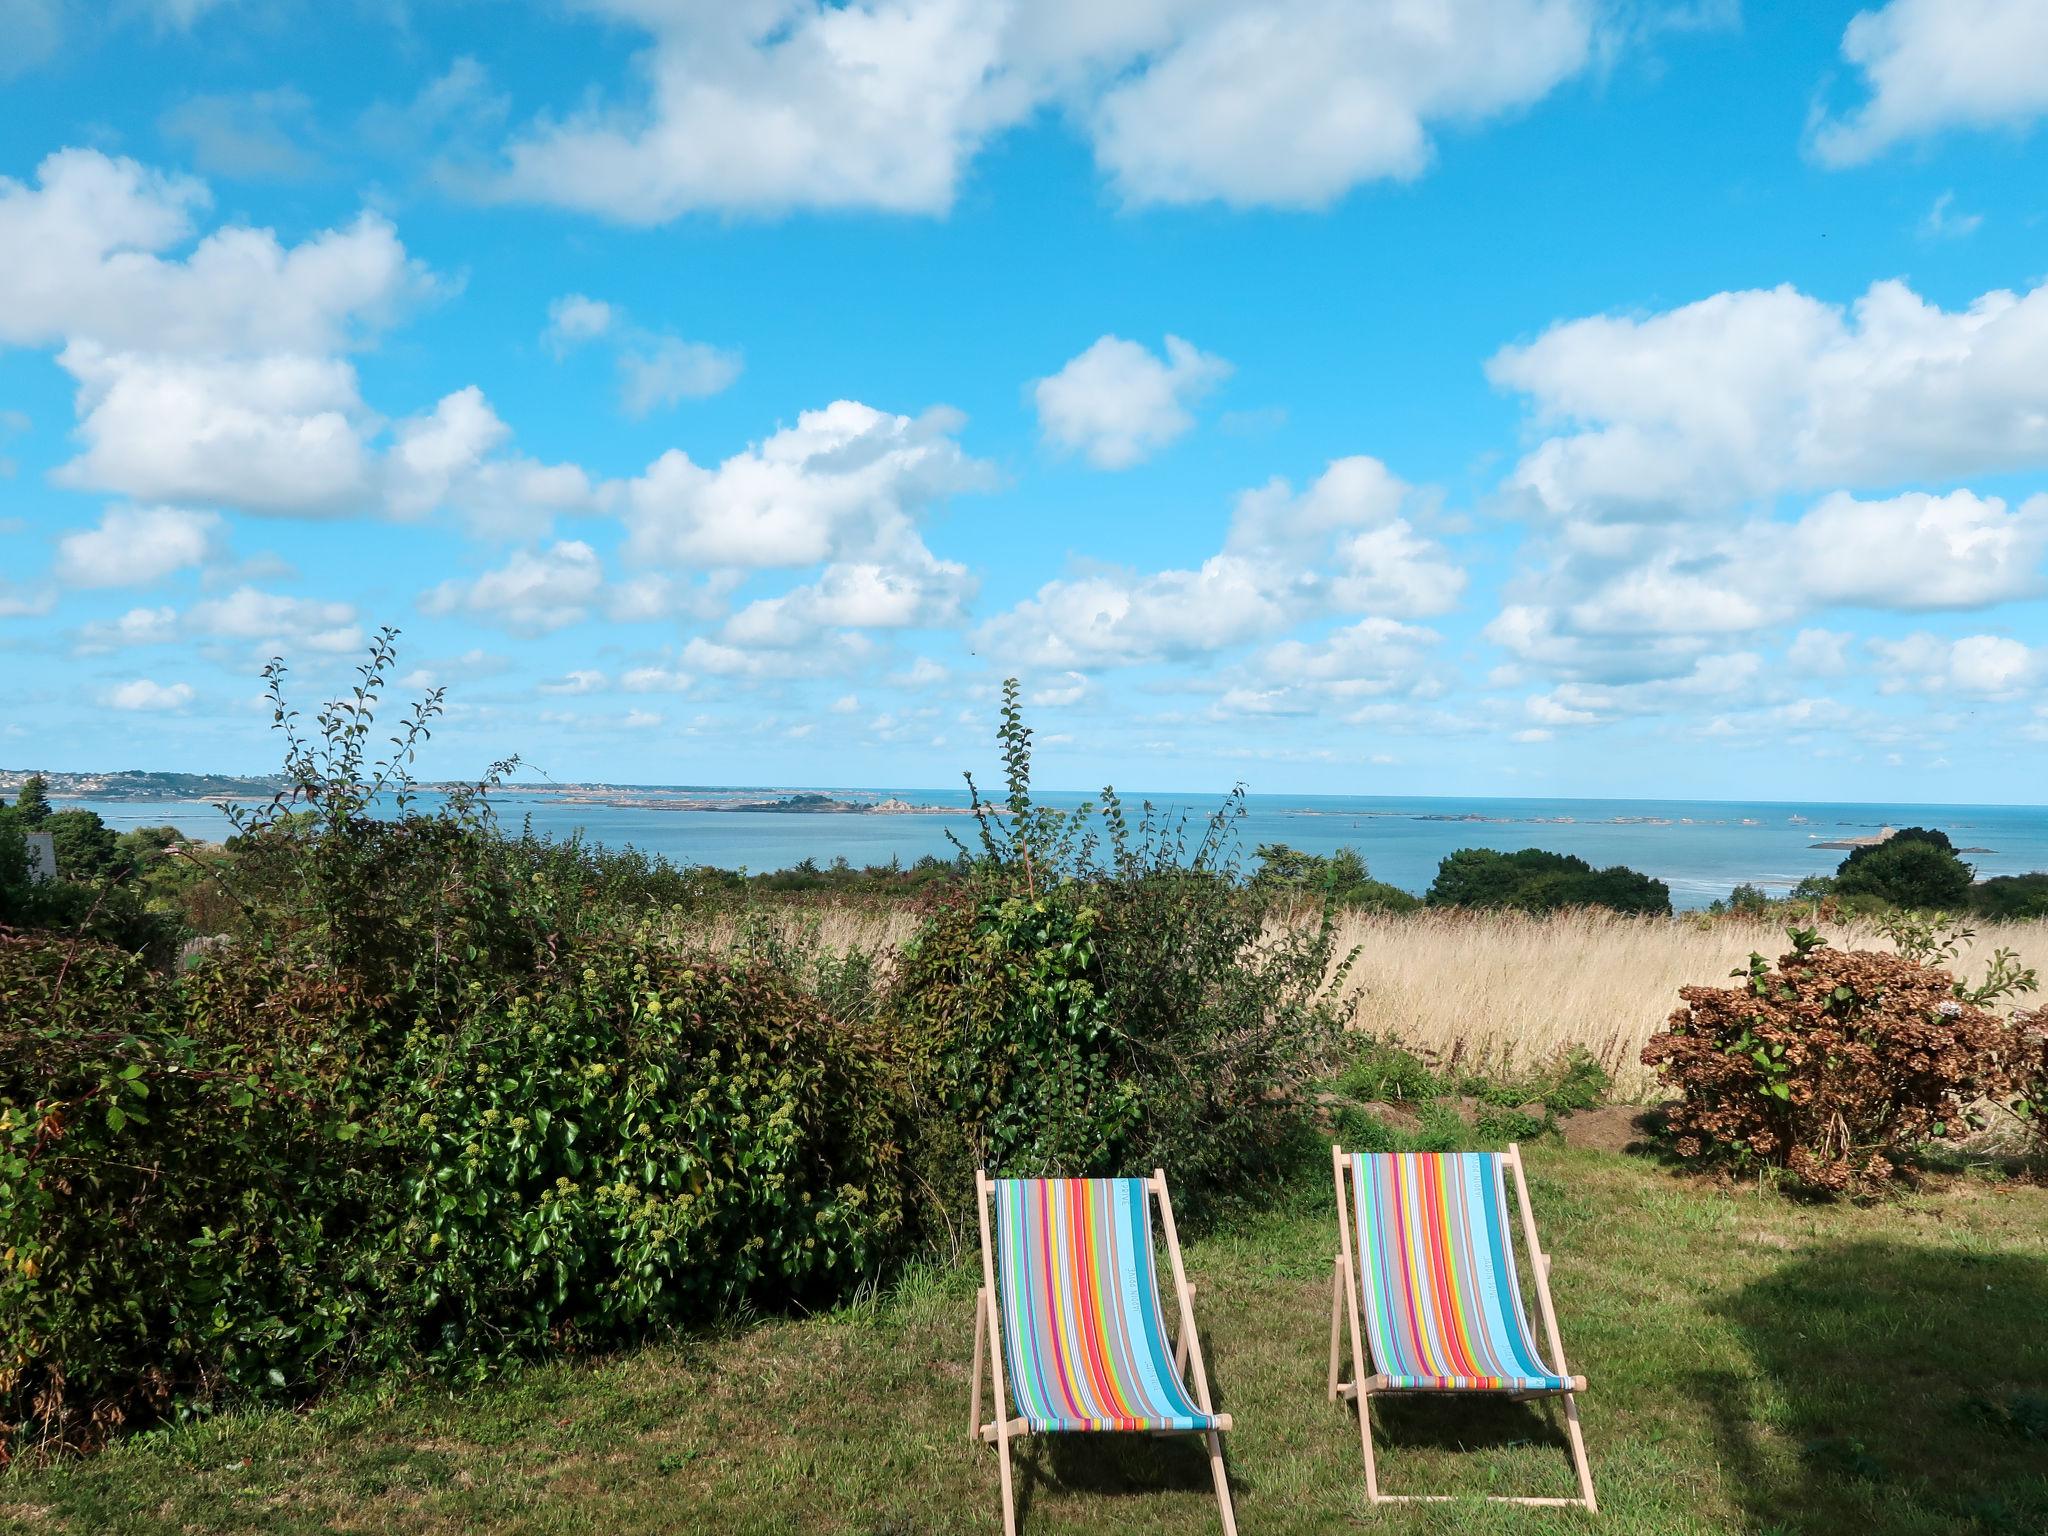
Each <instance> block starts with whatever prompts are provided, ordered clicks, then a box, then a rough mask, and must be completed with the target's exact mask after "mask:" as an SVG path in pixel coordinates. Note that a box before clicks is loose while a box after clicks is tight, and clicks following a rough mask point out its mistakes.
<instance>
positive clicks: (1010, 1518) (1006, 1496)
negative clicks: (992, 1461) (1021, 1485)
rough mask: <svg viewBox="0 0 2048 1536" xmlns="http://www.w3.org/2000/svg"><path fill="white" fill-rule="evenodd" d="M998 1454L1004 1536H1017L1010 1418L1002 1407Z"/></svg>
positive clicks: (999, 1415) (997, 1425) (998, 1412)
mask: <svg viewBox="0 0 2048 1536" xmlns="http://www.w3.org/2000/svg"><path fill="white" fill-rule="evenodd" d="M996 1454H997V1455H999V1456H1000V1457H1001V1458H1002V1469H1003V1536H1017V1496H1016V1494H1015V1493H1014V1492H1012V1491H1011V1488H1010V1430H1009V1420H1007V1419H1005V1418H1004V1417H1003V1415H1002V1411H1001V1410H1000V1409H998V1410H997V1412H996Z"/></svg>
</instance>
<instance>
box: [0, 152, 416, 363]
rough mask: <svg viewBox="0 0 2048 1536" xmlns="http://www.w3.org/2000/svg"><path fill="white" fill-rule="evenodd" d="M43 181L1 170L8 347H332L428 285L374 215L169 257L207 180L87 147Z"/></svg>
mask: <svg viewBox="0 0 2048 1536" xmlns="http://www.w3.org/2000/svg"><path fill="white" fill-rule="evenodd" d="M36 180H37V184H36V185H35V186H30V185H28V184H27V183H24V182H18V181H14V180H11V179H9V178H7V177H0V251H5V252H7V253H8V267H7V281H6V282H5V283H4V284H0V343H4V344H12V345H15V346H54V345H57V344H59V343H62V342H64V341H67V340H69V341H79V340H86V341H92V342H97V343H99V344H100V345H101V346H102V347H104V348H107V349H109V350H113V351H140V352H181V353H201V352H233V353H263V352H292V353H325V352H331V351H334V350H336V349H338V348H341V347H344V346H347V345H349V344H351V343H352V342H353V341H355V340H357V339H360V338H361V337H362V336H363V335H364V334H365V333H367V332H372V331H374V330H376V329H378V328H380V327H381V326H383V325H386V324H388V323H390V322H391V321H392V320H393V319H395V318H396V317H397V315H398V314H399V313H400V312H402V310H403V309H404V308H405V307H406V306H407V305H408V304H410V303H412V302H414V301H416V300H417V299H419V298H421V297H423V296H425V295H426V294H428V293H430V292H431V291H432V289H433V286H434V285H433V280H432V278H431V276H430V275H429V274H428V272H427V270H426V268H425V267H423V266H421V265H420V264H419V263H417V262H414V261H412V260H410V259H409V258H408V257H407V256H406V254H405V249H404V247H403V246H402V245H400V244H399V241H398V236H397V233H396V231H394V230H393V229H392V227H391V225H390V223H389V222H388V221H386V220H385V219H383V218H381V217H379V216H377V215H375V214H368V213H366V214H364V215H362V216H361V217H360V218H358V219H357V220H356V221H355V223H353V224H351V225H349V226H348V227H347V228H345V229H330V230H326V231H323V232H322V233H320V234H317V235H315V236H313V237H312V238H310V239H308V240H306V241H303V242H302V243H300V244H298V245H294V246H291V247H289V248H287V247H286V246H284V245H283V244H281V243H280V242H279V240H278V238H277V236H276V235H274V234H273V233H271V232H270V231H269V230H265V229H250V228H247V227H245V226H240V225H230V226H226V227H223V228H221V229H217V230H215V231H214V232H213V233H211V234H209V235H208V236H206V238H204V239H203V240H201V241H199V242H198V244H197V245H196V246H194V247H193V248H192V250H191V252H190V253H189V254H188V255H186V256H184V257H183V258H169V259H167V258H166V257H165V256H164V255H163V254H162V253H164V252H166V251H169V250H171V249H172V248H174V247H177V246H180V245H183V244H185V243H186V242H187V241H188V240H189V239H190V238H191V235H192V231H193V217H194V215H195V214H196V213H197V212H199V211H200V210H202V209H204V208H205V207H206V206H207V204H208V202H209V201H210V198H209V194H208V192H207V190H206V188H205V186H204V185H203V184H202V183H200V182H197V181H194V180H192V179H191V178H189V177H183V176H174V175H167V174H164V173H162V172H157V171H152V170H149V169H147V168H146V167H144V166H142V165H139V164H137V163H136V162H135V161H133V160H128V159H117V158H114V157H112V156H108V155H104V154H101V153H100V152H99V151H97V150H91V149H64V150H59V151H58V152H57V153H55V154H53V155H50V156H49V157H47V158H46V159H45V160H44V161H43V162H42V164H41V165H40V166H38V167H37V169H36Z"/></svg>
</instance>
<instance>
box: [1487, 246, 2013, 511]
mask: <svg viewBox="0 0 2048 1536" xmlns="http://www.w3.org/2000/svg"><path fill="white" fill-rule="evenodd" d="M2044 349H2048V285H2043V286H2041V287H2037V288H2034V289H2032V290H2030V291H2029V292H2027V293H2025V294H2015V293H2009V292H2004V291H1998V292H1992V293H1987V294H1984V295H1983V296H1982V297H1980V298H1978V299H1977V300H1975V301H1974V302H1973V303H1971V304H1970V305H1969V306H1968V308H1966V309H1962V310H1944V309H1942V308H1940V307H1939V306H1938V305H1933V304H1929V303H1928V302H1927V301H1926V300H1924V299H1922V298H1921V297H1920V296H1919V295H1918V294H1916V293H1914V292H1913V291H1912V290H1911V289H1910V288H1908V287H1907V286H1906V285H1905V284H1904V283H1900V282H1893V281H1887V282H1880V283H1875V284H1873V285H1872V286H1871V288H1870V289H1869V291H1868V292H1866V293H1865V294H1864V295H1863V297H1862V298H1860V299H1859V300H1857V301H1856V303H1855V304H1854V305H1853V306H1852V307H1851V308H1849V309H1848V310H1844V309H1843V308H1842V307H1840V306H1838V305H1833V304H1827V303H1823V302H1822V301H1820V300H1818V299H1814V298H1811V297H1809V296H1807V295H1806V294H1803V293H1800V292H1798V291H1797V290H1796V289H1794V288H1791V287H1789V286H1786V287H1779V288H1774V289H1769V290H1751V291H1747V292H1739V293H1720V294H1716V295H1714V296H1713V297H1711V298H1707V299H1702V300H1700V301H1698V302H1697V303H1692V304H1687V305H1684V306H1681V307H1680V308H1677V309H1673V310H1669V311H1665V312H1663V313H1661V314H1653V315H1646V316H1596V317H1593V318H1589V319H1581V320H1570V321H1565V322H1563V323H1561V324H1558V325H1555V326H1553V327H1551V328H1550V329H1549V330H1548V331H1546V332H1544V333H1543V335H1541V336H1540V337H1538V338H1537V339H1536V340H1535V341H1533V342H1530V343H1528V344H1526V345H1521V346H1511V347H1507V348H1505V349H1503V350H1502V351H1500V352H1499V353H1497V354H1495V356H1494V357H1493V358H1492V359H1491V360H1490V361H1489V363H1488V364H1487V373H1488V376H1489V377H1490V378H1491V379H1492V380H1493V381H1494V383H1495V384H1497V385H1500V386H1502V387H1505V388H1510V389H1514V390H1517V391H1520V392H1521V393H1523V394H1525V395H1527V396H1528V397H1529V399H1530V403H1531V405H1532V407H1533V408H1534V411H1535V414H1536V419H1537V421H1538V423H1539V424H1540V425H1544V426H1548V427H1555V428H1562V429H1563V430H1561V431H1557V432H1556V433H1555V434H1554V435H1552V436H1549V437H1547V438H1546V439H1545V440H1544V441H1543V442H1542V443H1540V444H1539V445H1538V446H1537V447H1536V448H1535V449H1534V450H1533V451H1531V452H1530V453H1529V454H1527V455H1526V456H1525V457H1524V458H1523V459H1522V460H1521V462H1520V464H1519V465H1518V466H1517V467H1516V469H1515V471H1514V473H1513V475H1512V476H1511V477H1510V481H1509V485H1510V488H1511V489H1512V490H1514V491H1517V492H1519V493H1521V494H1522V495H1524V496H1525V497H1527V498H1528V499H1529V501H1530V502H1531V504H1532V505H1533V506H1534V507H1535V508H1537V509H1538V510H1540V511H1542V512H1545V513H1548V514H1551V515H1554V516H1559V517H1566V516H1569V517H1582V518H1617V519H1630V518H1655V517H1683V516H1704V515H1713V514H1723V513H1725V512H1726V511H1727V510H1728V509H1729V508H1730V507H1733V506H1737V505H1740V504H1742V503H1744V502H1747V501H1750V500H1753V499H1755V498H1759V497H1767V496H1772V495H1776V494H1778V493H1780V492H1782V491H1788V490H1823V489H1854V488H1857V487H1862V486H1872V485H1890V484H1893V483H1896V482H1898V481H1901V480H1909V479H1957V478H1962V477H1965V476H1969V475H1974V474H1982V473H1991V472H1997V471H2003V470H2013V469H2021V468H2029V467H2037V466H2041V465H2044V464H2048V372H2044V371H2043V370H2042V369H2041V368H2039V367H2038V366H2036V360H2037V359H2038V358H2039V357H2040V356H2041V354H2042V352H2043V350H2044Z"/></svg>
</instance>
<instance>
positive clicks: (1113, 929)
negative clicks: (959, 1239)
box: [889, 682, 1344, 1218]
mask: <svg viewBox="0 0 2048 1536" xmlns="http://www.w3.org/2000/svg"><path fill="white" fill-rule="evenodd" d="M1016 693H1017V690H1016V685H1015V683H1014V682H1012V683H1010V684H1009V685H1007V686H1006V688H1005V693H1004V706H1003V724H1002V728H1001V732H1000V736H1001V740H1002V744H1003V749H1004V760H1005V770H1006V772H1005V777H1006V790H1007V796H1006V802H1005V804H1004V806H1003V807H1002V809H1001V811H999V812H998V811H996V810H992V809H991V808H989V807H988V806H986V805H985V804H984V803H983V802H982V801H981V799H980V796H979V793H978V791H977V792H976V793H975V795H974V804H975V806H976V808H977V811H978V812H979V822H978V825H979V830H980V835H981V849H980V853H979V856H978V857H976V858H974V859H973V860H972V862H971V865H970V869H969V872H968V876H967V880H966V883H965V884H964V886H963V888H962V889H961V891H960V892H959V894H958V895H957V896H956V897H955V898H954V899H953V900H951V901H950V902H947V903H944V904H942V905H940V906H939V907H938V908H937V909H936V910H935V911H934V912H933V913H932V914H931V915H930V916H929V917H928V919H927V920H926V922H925V924H924V926H923V928H922V930H921V931H920V933H919V934H918V935H917V937H916V938H915V939H914V940H913V941H912V942H911V943H910V944H909V945H908V946H906V948H905V951H904V954H903V956H902V959H901V962H900V964H899V967H898V974H897V979H896V984H895V987H894V990H893V993H892V997H891V1000H890V1003H889V1008H890V1011H891V1013H892V1015H893V1016H894V1017H895V1019H896V1020H898V1021H899V1026H900V1028H901V1030H902V1031H903V1033H904V1035H905V1036H906V1037H908V1038H910V1039H912V1040H914V1041H916V1042H917V1045H918V1049H919V1050H920V1051H921V1052H922V1054H923V1056H924V1059H925V1061H926V1063H927V1066H926V1069H925V1072H926V1075H925V1078H924V1082H925V1087H924V1090H923V1091H924V1095H925V1097H924V1100H923V1102H922V1104H921V1106H920V1112H919V1116H918V1120H919V1125H920V1129H921V1131H922V1133H923V1135H924V1140H923V1143H922V1146H921V1154H920V1166H921V1168H922V1170H923V1182H924V1184H925V1187H926V1188H927V1190H928V1191H929V1192H930V1194H931V1197H932V1198H933V1199H934V1200H935V1201H936V1203H937V1205H938V1207H939V1210H938V1215H939V1216H940V1217H941V1218H943V1217H944V1216H945V1214H946V1211H945V1207H946V1206H947V1205H948V1204H949V1203H952V1202H957V1201H960V1200H962V1199H963V1198H964V1196H965V1194H966V1192H967V1191H968V1190H969V1189H970V1188H971V1179H972V1173H973V1169H974V1167H975V1166H976V1165H977V1164H985V1165H986V1166H987V1167H989V1168H990V1169H991V1170H994V1171H999V1172H1001V1173H1003V1174H1009V1175H1019V1176H1035V1175H1049V1174H1059V1175H1069V1176H1080V1175H1099V1174H1130V1173H1141V1172H1149V1171H1150V1170H1151V1169H1152V1168H1153V1167H1154V1166H1157V1165H1164V1166H1167V1167H1171V1168H1172V1169H1173V1170H1174V1177H1175V1187H1176V1189H1177V1190H1178V1191H1183V1192H1184V1201H1185V1203H1186V1204H1187V1206H1188V1207H1189V1208H1190V1210H1191V1211H1195V1212H1199V1211H1200V1210H1201V1208H1202V1207H1203V1206H1204V1204H1205V1203H1208V1202H1211V1201H1213V1200H1215V1199H1218V1198H1221V1197H1224V1196H1227V1195H1229V1194H1231V1193H1233V1192H1235V1191H1241V1190H1243V1189H1245V1188H1247V1187H1249V1186H1252V1185H1255V1184H1257V1183H1258V1182H1260V1181H1261V1180H1262V1179H1265V1178H1268V1177H1270V1176H1271V1175H1272V1174H1274V1173H1275V1172H1276V1171H1277V1170H1278V1169H1279V1168H1280V1167H1281V1166H1282V1164H1283V1161H1284V1158H1285V1155H1286V1153H1287V1151H1288V1149H1289V1148H1291V1146H1292V1145H1293V1144H1294V1142H1295V1140H1296V1138H1297V1137H1298V1135H1299V1133H1300V1130H1301V1128H1302V1127H1303V1126H1304V1125H1305V1124H1306V1123H1307V1113H1308V1106H1307V1097H1308V1090H1309V1089H1310V1087H1311V1085H1312V1084H1313V1083H1314V1081H1315V1080H1316V1079H1317V1078H1318V1077H1319V1076H1320V1075H1321V1074H1322V1073H1323V1072H1324V1071H1326V1070H1327V1068H1328V1065H1329V1064H1330V1062H1331V1060H1332V1059H1333V1057H1332V1052H1333V1050H1334V1047H1335V1043H1336V1041H1337V1040H1338V1038H1339V1036H1340V1031H1341V1029H1342V1025H1343V1019H1344V1014H1343V1005H1342V1004H1341V1003H1340V1002H1339V1001H1338V999H1339V996H1340V991H1339V986H1338V984H1339V983H1340V982H1341V980H1342V966H1340V965H1339V963H1338V960H1337V957H1336V955H1335V954H1334V952H1333V951H1334V939H1333V937H1332V930H1331V927H1330V925H1329V923H1328V922H1327V920H1326V921H1325V922H1323V923H1320V924H1309V925H1305V926H1299V927H1289V928H1284V929H1280V930H1278V931H1274V932H1270V933H1269V932H1268V931H1267V930H1266V925H1265V923H1264V920H1263V911H1264V903H1263V900H1262V899H1260V898H1258V897H1255V896H1254V895H1252V894H1251V893H1250V892H1249V891H1247V890H1246V888H1245V887H1244V886H1243V884H1242V883H1241V882H1239V881H1238V880H1237V879H1236V878H1235V871H1234V869H1233V868H1232V866H1231V858H1230V855H1231V849H1232V846H1233V844H1232V837H1233V835H1234V833H1233V826H1234V819H1235V816H1236V815H1237V814H1238V813H1239V812H1240V811H1241V801H1240V800H1233V801H1232V802H1231V804H1229V805H1228V806H1226V807H1225V808H1224V810H1223V811H1221V812H1219V813H1218V814H1217V816H1215V817H1213V818H1211V819H1210V820H1209V821H1208V822H1207V823H1206V824H1205V825H1204V826H1203V828H1202V831H1201V833H1200V835H1199V836H1196V837H1194V838H1193V839H1192V841H1191V840H1190V828H1189V826H1188V824H1187V823H1185V822H1179V821H1168V820H1165V819H1162V818H1159V817H1157V816H1155V815H1154V814H1153V813H1152V812H1151V810H1150V808H1149V807H1148V808H1146V810H1145V812H1144V813H1143V815H1142V816H1141V818H1140V819H1139V821H1138V822H1137V823H1136V824H1135V825H1133V824H1132V823H1131V822H1130V821H1129V820H1128V818H1127V817H1126V814H1125V811H1124V809H1123V807H1122V805H1121V804H1120V803H1119V802H1118V800H1117V798H1116V796H1115V793H1114V792H1113V791H1105V794H1104V800H1103V806H1102V811H1101V815H1100V820H1099V821H1098V820H1097V818H1096V813H1095V811H1094V810H1093V808H1092V807H1085V806H1084V807H1083V808H1081V809H1080V810H1078V811H1075V812H1063V811H1058V810H1054V809H1052V808H1049V807H1045V806H1040V805H1037V804H1036V803H1034V802H1033V801H1032V799H1031V793H1030V735H1031V733H1030V731H1029V730H1028V729H1027V728H1026V727H1025V726H1024V725H1023V723H1022V720H1021V717H1020V715H1019V713H1018V710H1017V705H1016ZM969 784H970V787H972V780H971V779H970V780H969ZM1333 973H1335V976H1334V980H1333V979H1332V978H1333Z"/></svg>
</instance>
